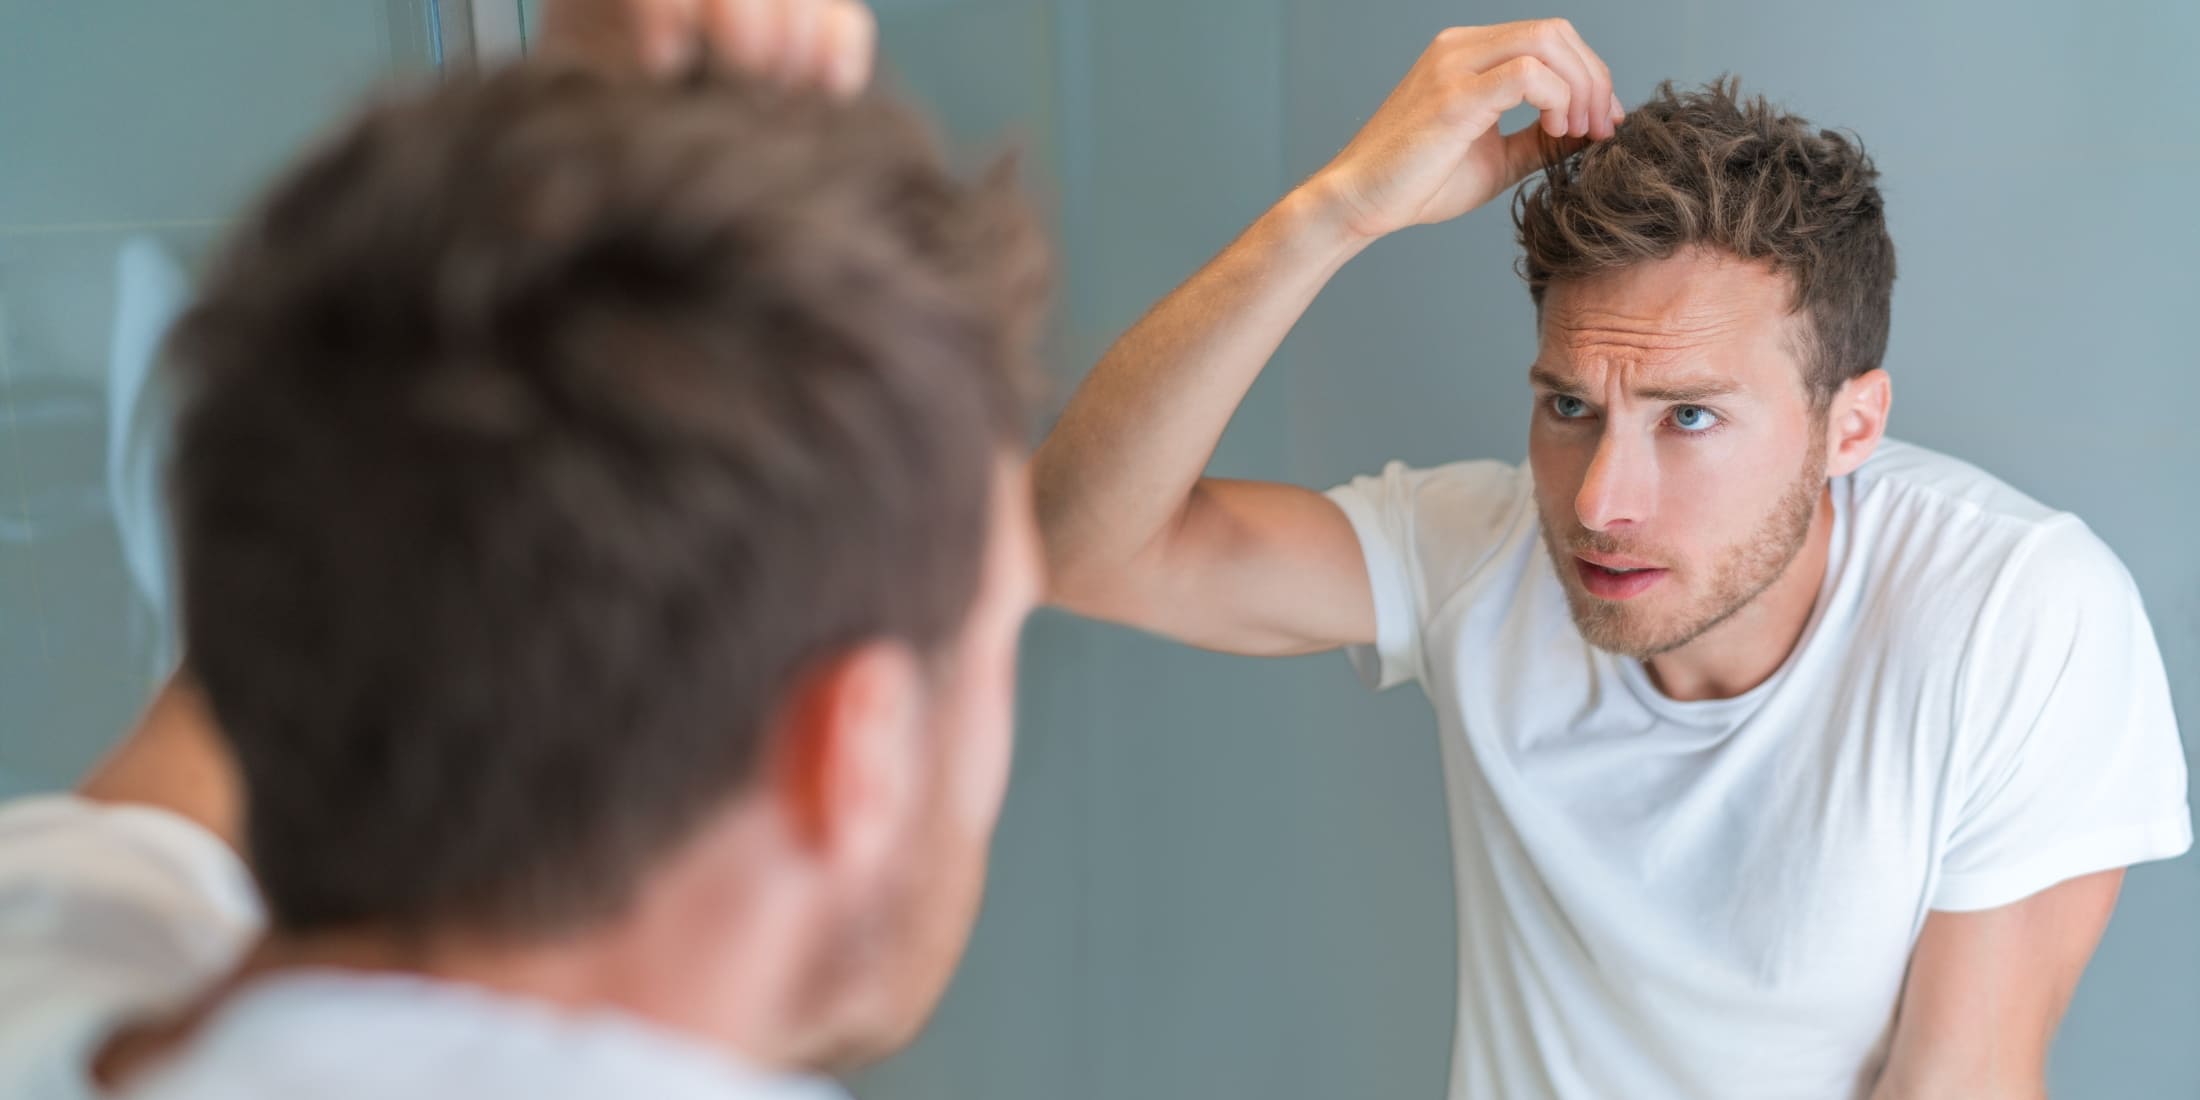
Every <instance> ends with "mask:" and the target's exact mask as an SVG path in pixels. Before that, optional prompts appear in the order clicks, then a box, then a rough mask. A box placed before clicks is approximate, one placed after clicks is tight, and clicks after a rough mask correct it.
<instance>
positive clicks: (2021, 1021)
mask: <svg viewBox="0 0 2200 1100" xmlns="http://www.w3.org/2000/svg"><path fill="white" fill-rule="evenodd" d="M1609 89H1610V78H1609V76H1608V75H1607V74H1606V72H1605V69H1604V66H1603V65H1602V64H1601V62H1599V61H1598V59H1597V57H1596V55H1595V54H1594V53H1593V52H1592V51H1591V50H1590V49H1589V48H1588V46H1587V45H1586V44H1584V43H1583V42H1582V41H1581V39H1580V38H1579V36H1578V35H1577V34H1576V33H1575V32H1574V31H1573V29H1572V28H1571V27H1570V26H1568V25H1567V24H1565V23H1564V22H1559V21H1551V22H1539V23H1527V24H1516V25H1510V26H1502V27H1488V28H1466V29H1455V30H1448V31H1445V32H1444V33H1443V34H1442V35H1440V36H1438V38H1437V39H1436V41H1435V43H1434V44H1433V45H1432V46H1431V47H1430V48H1429V49H1428V51H1427V52H1426V53H1425V54H1424V55H1423V56H1422V57H1421V58H1420V60H1419V61H1418V62H1417V63H1416V64H1415V66H1414V67H1413V69H1412V70H1411V71H1410V72H1409V73H1407V75H1406V77H1405V79H1404V80H1403V82H1402V83H1400V84H1399V86H1398V88H1397V90H1396V91H1395V92H1393V93H1392V94H1391V96H1390V98H1389V99H1388V100H1387V101H1386V102H1385V103H1384V104H1383V105H1382V107H1381V108H1380V109H1379V110H1378V111H1377V112H1376V113H1375V114H1374V115H1373V117H1372V118H1370V120H1369V121H1368V123H1367V124H1366V127H1365V128H1364V129H1363V130H1362V131H1361V132H1360V134H1359V135H1358V136H1357V137H1355V138H1354V139H1353V140H1352V142H1351V143H1350V144H1349V145H1348V146H1347V147H1346V148H1345V149H1344V150H1343V152H1341V153H1340V154H1339V155H1338V156H1337V157H1336V159H1335V160H1334V161H1333V162H1331V163H1330V164H1329V165H1328V166H1327V167H1325V168H1324V169H1323V170H1321V171H1320V172H1318V173H1316V174H1315V175H1314V176H1313V177H1312V178H1310V179H1309V180H1308V181H1307V182H1306V183H1305V184H1303V185H1302V186H1301V187H1299V188H1298V189H1296V190H1294V191H1293V192H1292V193H1291V194H1290V195H1288V196H1286V197H1285V198H1284V199H1283V201H1282V202H1280V203H1279V204H1278V205H1277V206H1276V207H1275V208H1274V209H1272V210H1271V211H1269V212H1268V213H1267V214H1266V215H1265V216H1263V217H1262V218H1261V219H1260V220H1259V221H1257V222H1256V223H1255V224H1254V225H1253V226H1252V227H1251V228H1250V229H1249V230H1247V231H1246V232H1245V234H1244V235H1243V236H1242V237H1240V238H1239V239H1238V240H1237V241H1236V242H1235V243H1233V244H1232V245H1231V246H1230V247H1229V248H1228V249H1227V250H1226V251H1224V252H1223V253H1222V254H1221V255H1220V256H1218V257H1217V258H1216V259H1215V260H1214V261H1213V262H1212V263H1210V264H1209V265H1208V266H1207V267H1206V268H1205V269H1203V270H1202V271H1200V272H1199V273H1198V274H1197V275H1195V276H1194V277H1193V278H1192V279H1191V280H1190V281H1189V282H1187V283H1186V284H1185V285H1184V286H1183V287H1182V288H1180V289H1179V290H1177V291H1176V292H1175V293H1173V294H1172V295H1170V296H1169V297H1168V298H1166V299H1164V300H1163V301H1162V302H1161V303H1160V304H1159V305H1158V306H1156V307H1155V308H1154V309H1153V310H1152V312H1151V313H1149V314H1148V315H1147V316H1146V318H1145V319H1143V320H1142V321H1140V322H1139V323H1138V324H1137V325H1136V326H1135V327H1134V328H1132V329H1131V330H1130V332H1129V333H1127V334H1126V335H1125V336H1124V337H1123V338H1122V340H1121V341H1120V342H1119V343H1118V344H1117V345H1116V347H1115V348H1114V349H1113V350H1112V351H1111V352H1110V353H1109V354H1108V356H1107V357H1106V358H1105V359H1103V360H1102V362H1101V363H1100V364H1099V366H1098V367H1097V368H1096V369H1095V370H1094V371H1093V373H1092V376H1091V377H1090V378H1089V379H1088V380H1087V381H1086V383H1085V384H1084V386H1083V387H1082V388H1081V390H1080V391H1079V393H1078V394H1077V395H1076V397H1075V399H1074V400H1073V401H1072V403H1071V404H1070V406H1069V408H1068V409H1067V411H1066V412H1065V413H1064V415H1063V417H1062V418H1061V421H1060V423H1059V424H1058V426H1057V427H1056V428H1055V430H1054V431H1053V433H1052V435H1051V437H1050V438H1049V439H1048V440H1047V441H1046V443H1045V444H1044V446H1043V447H1042V448H1041V451H1040V454H1039V456H1038V460H1037V464H1036V479H1037V487H1038V491H1039V494H1040V521H1041V527H1042V530H1043V532H1044V537H1045V539H1046V543H1047V550H1048V559H1049V565H1050V577H1051V580H1052V583H1053V589H1052V597H1053V599H1054V600H1056V601H1057V602H1059V603H1061V604H1063V605H1065V606H1067V607H1069V608H1072V609H1075V610H1078V611H1081V612H1084V613H1087V614H1090V615H1094V616H1098V617H1101V618H1106V619H1111V620H1116V621H1120V622H1125V623H1130V624H1134V625H1137V626H1141V627H1144V628H1146V629H1149V630H1153V631H1156V632H1159V633H1162V634H1166V635H1169V636H1172V637H1175V638H1179V639H1182V640H1184V641H1187V642H1190V643H1193V644H1196V645H1201V646H1205V647H1209V648H1214V649H1221V650H1228V651H1233V652H1238V653H1246V654H1295V653H1308V652H1314V651H1319V650H1327V649H1334V648H1339V647H1349V648H1350V649H1351V650H1352V654H1353V657H1354V659H1355V661H1356V663H1357V664H1358V665H1359V667H1360V668H1361V669H1362V670H1363V672H1364V673H1365V674H1366V676H1367V678H1368V679H1369V680H1370V682H1371V683H1373V684H1375V685H1378V686H1385V687H1387V686H1390V685H1394V684H1399V683H1404V682H1407V681H1417V682H1418V683H1420V684H1421V686H1422V687H1423V689H1424V690H1426V691H1427V693H1428V695H1429V698H1430V699H1431V701H1432V702H1433V704H1434V706H1435V709H1436V712H1437V717H1438V720H1439V728H1440V732H1441V735H1442V737H1441V740H1442V751H1443V758H1444V764H1445V776H1446V781H1447V788H1448V794H1449V801H1450V811H1451V812H1450V817H1451V823H1452V831H1453V836H1452V840H1453V849H1454V852H1455V859H1456V862H1457V878H1458V882H1457V889H1458V896H1459V909H1460V925H1461V927H1460V930H1459V935H1460V951H1459V956H1460V979H1459V980H1460V993H1459V1018H1458V1033H1457V1046H1456V1051H1455V1058H1454V1070H1453V1077H1452V1095H1453V1096H1454V1097H1455V1098H1460V1100H1466V1098H1484V1097H1503V1098H1506V1100H1530V1098H1544V1097H1549V1098H1566V1100H1583V1098H1592V1097H1603V1098H1608V1097H1627V1098H1629V1100H1665V1098H1671V1100H1684V1098H1685V1100H1706V1098H1717V1097H1735V1098H1750V1100H1762V1098H1767V1097H1811V1098H1834V1097H1865V1096H1873V1097H1878V1098H1883V1100H1892V1098H1898V1097H1952V1096H1964V1097H1995V1098H1997V1100H1998V1098H2007V1097H2025V1096H2037V1095H2039V1094H2040V1093H2041V1092H2042V1089H2043V1083H2042V1082H2043V1074H2044V1060H2045V1053H2046V1049H2047V1045H2048V1041H2049V1038H2050V1036H2051V1035H2052V1034H2053V1032H2054V1030H2055V1027H2056V1024H2057V1021H2058V1020H2059V1018H2060V1016H2061V1013H2062V1011H2063V1009H2064V1007H2065V1005H2066V1004H2067V1002H2068V999H2069V996H2070V993H2071V990H2072V988H2073V987H2074V986H2075V985H2076V983H2077V980H2078V977H2079V974H2080V973H2081V971H2082V970H2083V968H2084V966H2085V963H2086V960H2087V959H2088V957H2089V956H2090V955H2091V953H2092V951H2093V949H2094V946H2095V943H2096V942H2097V940H2098V938H2099V936H2100V934H2101V930H2102V927H2103V926H2104V924H2105V923H2106V921H2107V920H2108V916H2109V912H2110V910H2111V908H2112V906H2113V904H2114V899H2115V895H2116V891H2117V887H2118V884H2119V881H2120V870H2119V869H2120V868H2122V867H2124V866H2126V865H2128V864H2131V863H2135V862H2139V861H2143V860H2152V859H2161V858H2166V857H2169V856H2173V855H2176V854H2178V853H2180V852H2183V851H2184V850H2185V849H2186V848H2187V847H2188V846H2189V844H2190V825H2189V816H2188V812H2187V810H2186V806H2185V776H2184V766H2183V757H2182V754H2181V752H2180V749H2179V745H2178V740H2177V734H2176V729H2175V725H2174V720H2173V717H2172V714H2171V710H2170V700H2169V695H2168V688H2167V682H2166V678H2165V676H2164V673H2163V669H2162V665H2161V659H2160V657H2159V655H2158V653H2157V651H2156V648H2155V644H2154V639H2153V637H2152V634H2151V631H2150V628H2149V626H2148V623H2147V620H2146V616H2145V613H2144V611H2143V609H2142V608H2141V605H2140V601H2139V597H2138V594H2137V592H2136V591H2135V589H2134V588H2133V586H2132V583H2131V581H2130V579H2129V577H2128V576H2127V575H2126V573H2125V571H2124V569H2123V568H2122V566H2121V565H2120V563H2119V562H2118V561H2117V560H2116V558H2115V557H2114V555H2113V554H2112V553H2111V552H2110V551H2109V550H2108V549H2107V547H2105V546H2104V545H2103V544H2102V543H2101V542H2100V541H2099V540H2098V539H2097V538H2095V537H2094V536H2093V535H2092V534H2091V533H2090V532H2089V531H2088V530H2087V529H2086V527H2085V526H2084V525H2083V524H2082V523H2080V522H2079V521H2078V520H2077V519H2075V518H2074V517H2072V516H2070V515H2067V514H2065V513H2060V512H2055V511H2053V510H2051V509H2048V508H2045V507H2042V506H2040V505H2038V504H2036V503H2034V502H2032V501H2030V500H2028V499H2025V498H2024V497H2023V496H2022V495H2020V494H2018V493H2017V492H2015V491H2014V490H2012V489H2010V488H2009V487H2007V486H2006V485H2003V484H2001V483H2000V482H1997V481H1995V480H1994V479H1992V478H1991V477H1989V476H1987V475H1986V474H1984V473H1981V472H1979V471H1978V470H1976V469H1973V468H1971V467H1969V466H1965V465H1963V464H1961V463H1959V462H1956V461H1954V460H1952V459H1948V458H1944V457H1941V456H1939V455H1935V454H1932V453H1929V452H1927V451H1925V450H1922V449H1920V448H1917V447H1912V446H1906V445H1902V444H1898V443H1894V442H1892V441H1885V440H1883V439H1882V432H1883V430H1884V427H1885V425H1886V420H1887V415H1888V408H1889V403H1890V380H1889V378H1888V375H1887V374H1886V372H1885V371H1884V370H1883V369H1881V363H1880V360H1881V357H1882V354H1883V351H1884V349H1885V345H1886V336H1887V325H1888V306H1889V301H1890V290H1891V286H1892V283H1893V278H1894V251H1893V245H1892V243H1891V241H1890V240H1889V238H1888V236H1887V231H1886V227H1885V222H1884V219H1883V215H1882V208H1881V198H1880V195H1879V192H1878V190H1877V188H1876V186H1875V184H1874V180H1875V177H1876V173H1875V172H1874V170H1873V168H1872V166H1871V164H1870V162H1869V161H1868V160H1867V159H1866V158H1865V157H1864V155H1863V153H1862V151H1861V150H1860V149H1858V148H1857V147H1856V146H1854V145H1852V144H1850V143H1849V142H1848V141H1846V140H1844V139H1842V138H1840V137H1838V136H1836V135H1833V134H1830V133H1824V132H1820V131H1817V130H1814V129H1812V128H1810V127H1809V126H1808V125H1806V124H1805V123H1804V122H1803V121H1802V120H1801V119H1798V118H1795V117H1793V116H1791V115H1787V114H1784V113H1782V112H1780V111H1777V110H1774V109H1773V108H1771V107H1768V106H1767V105H1765V104H1764V103H1763V102H1762V101H1761V100H1759V101H1750V100H1743V99H1739V98H1737V97H1736V94H1735V90H1734V88H1733V87H1732V86H1730V85H1715V86H1713V87H1710V88H1707V89H1704V90H1701V91H1697V92H1689V93H1685V94H1683V93H1677V92H1675V91H1673V90H1672V88H1671V87H1670V86H1668V87H1666V88H1665V89H1663V90H1661V91H1660V92H1659V93H1658V95H1657V96H1655V97H1654V98H1653V99H1652V100H1651V101H1650V102H1649V103H1648V104H1646V105H1644V106H1643V107H1641V108H1639V109H1637V110H1635V111H1633V112H1632V113H1631V114H1628V115H1627V116H1626V117H1625V118H1624V120H1621V119H1620V117H1619V113H1618V111H1617V110H1616V108H1615V107H1614V106H1613V104H1612V101H1611V99H1610V91H1609ZM1523 101H1525V102H1527V103H1528V104H1530V105H1532V106H1533V107H1534V108H1535V109H1536V110H1537V111H1538V112H1539V114H1540V127H1539V129H1540V131H1541V132H1540V133H1539V132H1538V131H1537V129H1536V128H1531V129H1529V130H1526V131H1523V132H1521V133H1519V134H1514V135H1511V136H1505V135H1501V134H1500V133H1499V132H1498V131H1497V129H1496V128H1495V127H1496V124H1497V121H1498V117H1499V115H1500V114H1501V113H1502V112H1503V111H1505V110H1506V109H1508V108H1510V107H1513V106H1514V105H1516V104H1519V103H1521V102H1523ZM1615 123H1616V125H1615ZM1584 147H1585V148H1584ZM1547 158H1549V159H1552V160H1555V161H1556V163H1554V164H1552V165H1551V167H1550V168H1549V170H1548V172H1547V174H1546V177H1545V179H1544V180H1543V182H1542V183H1541V185H1540V186H1538V187H1536V188H1535V189H1533V190H1532V191H1530V192H1529V193H1527V194H1526V195H1524V196H1523V198H1522V200H1521V201H1520V202H1519V204H1518V206H1517V209H1516V220H1517V222H1518V225H1519V232H1520V240H1521V244H1522V247H1523V251H1524V252H1525V256H1526V262H1525V265H1524V269H1525V273H1526V275H1527V278H1528V282H1529V287H1530V291H1531V294H1532V296H1533V298H1534V300H1535V303H1536V306H1537V314H1538V323H1539V334H1540V344H1539V350H1538V354H1537V357H1536V360H1535V362H1534V363H1533V364H1532V365H1531V366H1530V369H1529V371H1528V374H1529V381H1530V383H1531V384H1532V386H1533V388H1534V392H1535V400H1534V403H1533V412H1532V414H1531V415H1532V420H1531V427H1530V442H1529V454H1528V461H1527V463H1526V465H1525V466H1522V467H1514V466H1509V465H1504V464H1500V463H1493V462H1471V463H1462V464H1458V465H1452V466H1445V467H1441V468H1437V469H1433V470H1410V469H1406V468H1404V467H1402V466H1399V465H1395V464H1394V465H1392V466H1391V467H1390V468H1388V469H1387V470H1385V471H1384V472H1383V473H1382V474H1381V475H1380V476H1376V477H1367V478H1361V479H1358V480H1355V481H1353V482H1352V483H1350V484H1348V485H1345V486H1342V487H1339V488H1337V489H1335V490H1333V491H1331V492H1329V493H1327V494H1320V493H1315V492H1311V491H1308V490H1304V489H1300V488H1296V487H1291V486H1284V485H1271V484H1257V483H1247V482H1237V481H1222V480H1215V479H1207V478H1203V477H1202V476H1201V470H1202V468H1203V466H1204V465H1205V463H1206V462H1207V459H1208V457H1209V454H1210V453H1211V451H1212V450H1213V448H1214V446H1215V443H1216V441H1217V439H1218V438H1219V436H1220V435H1221V433H1222V431H1223V428H1224V426H1225V424H1226V423H1227V421H1228V420H1229V417H1230V415H1231V412H1232V411H1233V409H1234V408H1235V406H1236V405H1237V403H1238V401H1239V400H1240V398H1241V397H1242V396H1243V395H1244V393H1245V391H1246V389H1247V387H1248V386H1250V385H1251V383H1252V382H1253V380H1254V378H1255V376H1256V375H1257V374H1258V373H1259V371H1260V369H1261V366H1262V364H1263V363H1264V361H1265V360H1266V359H1267V358H1268V357H1269V355H1270V354H1271V353H1272V352H1273V351H1274V349H1275V348H1276V346H1277V345H1278V343H1280V342H1281V340H1282V339H1283V337H1284V335H1285V333H1286V332H1287V331H1288V330H1289V329H1290V327H1291V326H1292V324H1293V323H1294V322H1295V321H1296V320H1297V318H1298V317H1299V315H1300V314H1301V312H1302V311H1303V310H1304V309H1305V308H1306V306H1307V305H1308V303H1309V302H1310V301H1311V300H1312V299H1313V297H1314V296H1315V294H1316V293H1317V292H1318V291H1319V290H1320V289H1321V287H1322V286H1323V284H1324V283H1325V282H1326V281H1327V280H1328V279H1329V277H1330V276H1331V275H1333V274H1334V273H1335V272H1336V271H1337V270H1338V269H1339V267H1341V266H1342V265H1343V264H1344V263H1345V262H1346V261H1347V260H1348V259H1349V258H1350V257H1351V256H1353V255H1354V254H1355V253H1357V252H1358V251H1359V250H1360V249H1362V248H1365V247H1366V246H1367V245H1368V244H1369V243H1370V242H1372V241H1373V240H1375V239H1377V238H1379V237H1381V236H1383V235H1385V234H1388V233H1390V232H1393V231H1396V230H1398V229H1401V228H1404V227H1406V226H1408V225H1412V224H1415V223H1423V222H1435V221H1442V220H1444V219H1447V218H1451V217H1454V216H1457V215H1459V214H1462V213H1464V212H1466V211H1468V210H1471V209H1473V208H1475V207H1477V206H1479V205H1481V204H1483V203H1484V202H1486V201H1488V200H1489V199H1491V198H1494V197H1495V196H1497V195H1498V194H1500V193H1501V192H1503V191H1504V190H1505V189H1506V188H1507V187H1509V186H1510V185H1512V184H1513V183H1514V182H1516V181H1518V180H1520V179H1522V178H1524V177H1526V176H1527V175H1528V174H1529V173H1530V172H1531V171H1532V170H1534V169H1535V168H1536V167H1538V166H1539V165H1542V164H1544V163H1545V161H1546V159H1547Z"/></svg>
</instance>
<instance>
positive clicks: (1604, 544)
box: [1565, 530, 1666, 561]
mask: <svg viewBox="0 0 2200 1100" xmlns="http://www.w3.org/2000/svg"><path fill="white" fill-rule="evenodd" d="M1565 541H1566V549H1567V551H1568V552H1569V553H1575V554H1608V555H1611V556H1613V557H1622V558H1636V559H1639V560H1641V561H1664V560H1666V556H1665V555H1664V554H1662V553H1660V552H1658V551H1657V549H1656V548H1655V547H1647V546H1641V545H1638V544H1635V543H1631V542H1628V541H1626V540H1624V539H1618V538H1614V537H1613V536H1611V535H1608V534H1605V533H1603V532H1601V531H1589V530H1579V531H1575V532H1573V533H1571V534H1569V535H1567V536H1566V540H1565Z"/></svg>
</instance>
